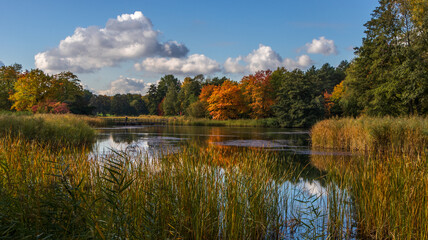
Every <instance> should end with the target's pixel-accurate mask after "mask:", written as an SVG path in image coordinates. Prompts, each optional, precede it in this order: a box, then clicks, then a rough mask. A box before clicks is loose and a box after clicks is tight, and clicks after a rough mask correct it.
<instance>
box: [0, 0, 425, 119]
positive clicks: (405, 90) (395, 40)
mask: <svg viewBox="0 0 428 240" xmlns="http://www.w3.org/2000/svg"><path fill="white" fill-rule="evenodd" d="M379 3H380V6H379V7H377V8H376V9H375V10H374V11H373V13H372V18H371V20H369V21H368V22H367V23H366V24H365V27H366V31H365V34H366V36H365V37H364V38H363V39H362V46H361V47H358V48H355V58H354V59H353V60H352V61H351V62H347V61H342V62H341V63H340V64H339V65H338V66H336V67H334V66H331V65H330V64H328V63H326V64H324V65H323V66H322V67H321V68H315V67H311V68H309V69H308V70H306V71H302V70H299V69H295V70H293V71H288V70H286V69H285V68H278V69H276V70H274V71H271V70H262V71H258V72H255V73H253V74H250V75H247V76H244V77H243V78H242V79H241V80H240V81H239V82H238V81H233V80H231V79H228V78H226V77H221V78H220V77H215V78H205V77H204V76H203V75H197V76H194V77H186V78H184V79H183V80H182V81H180V80H179V79H178V78H176V77H175V76H173V75H165V76H163V77H162V78H161V79H160V81H159V82H158V84H153V85H151V86H150V89H149V91H148V93H147V94H146V95H144V96H142V95H139V94H116V95H114V96H105V95H96V94H94V93H92V92H90V91H88V90H84V89H83V88H82V86H81V85H80V83H79V79H78V78H77V76H76V75H74V74H73V73H71V72H62V73H59V74H55V75H49V74H46V73H44V72H43V71H42V70H40V69H33V70H30V71H28V70H26V71H23V70H22V66H21V65H19V64H14V65H11V66H3V67H1V68H0V109H2V110H12V111H32V112H35V113H36V112H37V113H69V112H70V113H74V114H85V115H129V116H131V115H146V114H151V115H162V116H176V115H186V116H191V117H195V118H212V119H219V120H226V119H240V118H246V119H248V118H251V119H261V118H274V119H276V120H277V122H278V125H281V126H284V127H308V126H311V125H312V124H314V123H315V122H316V121H318V120H321V119H324V118H329V117H334V116H339V117H340V116H359V115H369V116H399V115H426V114H427V112H428V14H425V13H424V11H421V5H419V1H409V2H406V4H404V3H400V1H397V2H396V1H382V0H381V1H380V2H379Z"/></svg>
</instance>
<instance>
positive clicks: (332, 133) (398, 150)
mask: <svg viewBox="0 0 428 240" xmlns="http://www.w3.org/2000/svg"><path fill="white" fill-rule="evenodd" d="M427 129H428V120H427V118H416V117H415V118H383V119H380V118H358V119H351V118H347V119H331V120H325V121H321V122H319V123H317V124H316V125H315V126H314V127H313V129H312V131H311V133H312V135H311V138H312V144H313V147H314V148H316V149H318V148H320V147H321V148H323V147H324V148H336V149H346V150H353V151H356V152H355V155H353V156H338V155H313V156H311V162H312V164H313V165H314V166H316V167H317V168H318V169H322V170H324V171H327V172H329V173H328V174H329V175H333V176H334V177H335V178H336V183H338V184H339V183H340V182H341V183H342V184H339V185H342V186H343V188H344V189H346V190H347V191H348V192H349V193H350V194H351V196H352V201H353V208H354V211H353V212H354V214H355V216H354V218H355V220H356V222H357V229H358V234H359V237H360V238H369V239H428V207H427V206H428V156H427V144H428V132H427Z"/></svg>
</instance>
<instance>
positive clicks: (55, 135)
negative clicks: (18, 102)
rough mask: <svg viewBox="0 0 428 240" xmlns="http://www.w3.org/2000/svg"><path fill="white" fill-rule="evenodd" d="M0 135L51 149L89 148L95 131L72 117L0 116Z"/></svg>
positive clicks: (80, 120) (50, 115)
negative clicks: (33, 142) (67, 146)
mask: <svg viewBox="0 0 428 240" xmlns="http://www.w3.org/2000/svg"><path fill="white" fill-rule="evenodd" d="M0 135H1V136H6V135H8V136H11V137H20V138H25V139H27V140H34V141H36V142H38V143H41V144H49V145H50V146H51V147H54V146H63V145H86V146H89V145H90V144H92V143H93V141H94V140H95V131H94V130H93V129H92V128H90V127H89V126H88V125H87V124H86V123H85V121H84V120H82V119H80V118H79V117H76V116H74V115H52V114H45V115H16V114H7V115H0Z"/></svg>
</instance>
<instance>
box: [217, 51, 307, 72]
mask: <svg viewBox="0 0 428 240" xmlns="http://www.w3.org/2000/svg"><path fill="white" fill-rule="evenodd" d="M312 64H313V61H312V59H311V58H310V57H309V56H308V55H301V56H299V57H297V59H295V60H294V59H291V58H285V59H283V58H282V57H281V56H280V55H279V54H278V53H277V52H275V51H274V50H273V49H272V48H271V47H270V46H265V45H263V44H260V45H259V48H258V49H255V50H253V51H252V52H251V53H250V54H248V55H247V56H245V57H243V56H239V57H237V58H228V59H227V60H226V61H225V63H224V64H223V67H224V71H225V72H226V73H246V72H256V71H259V70H267V69H271V70H275V69H276V68H278V67H285V68H287V69H289V70H293V69H295V68H300V69H305V68H307V67H309V66H310V65H312Z"/></svg>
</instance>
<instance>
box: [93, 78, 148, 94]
mask: <svg viewBox="0 0 428 240" xmlns="http://www.w3.org/2000/svg"><path fill="white" fill-rule="evenodd" d="M150 85H151V83H146V82H144V80H142V79H136V78H129V77H123V76H120V77H119V79H117V80H115V81H113V82H111V83H110V86H109V89H107V90H100V91H98V92H97V93H98V94H100V95H108V96H113V95H115V94H126V93H132V94H141V95H144V94H146V93H147V92H148V90H149V88H150Z"/></svg>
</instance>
